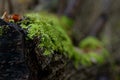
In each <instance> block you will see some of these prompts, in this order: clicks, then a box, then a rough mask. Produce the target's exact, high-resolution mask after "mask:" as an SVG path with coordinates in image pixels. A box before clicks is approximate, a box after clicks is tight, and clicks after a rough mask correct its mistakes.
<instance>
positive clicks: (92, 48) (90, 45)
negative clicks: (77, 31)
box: [79, 37, 109, 65]
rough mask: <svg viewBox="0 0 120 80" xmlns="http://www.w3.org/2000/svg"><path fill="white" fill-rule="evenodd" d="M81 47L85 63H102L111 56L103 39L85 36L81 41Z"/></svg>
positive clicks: (83, 62)
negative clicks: (103, 43)
mask: <svg viewBox="0 0 120 80" xmlns="http://www.w3.org/2000/svg"><path fill="white" fill-rule="evenodd" d="M79 47H80V49H81V50H82V59H81V60H82V61H81V63H82V64H84V65H92V63H97V64H102V63H104V62H105V60H106V58H107V57H108V56H109V55H108V51H107V50H106V49H105V48H104V46H103V45H102V43H101V41H99V40H98V39H96V38H95V37H87V38H85V39H84V40H82V41H81V42H80V44H79Z"/></svg>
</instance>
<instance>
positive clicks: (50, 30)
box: [21, 13, 77, 58]
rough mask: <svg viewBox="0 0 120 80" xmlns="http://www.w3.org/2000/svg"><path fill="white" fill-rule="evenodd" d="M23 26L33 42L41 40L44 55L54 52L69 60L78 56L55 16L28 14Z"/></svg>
mask: <svg viewBox="0 0 120 80" xmlns="http://www.w3.org/2000/svg"><path fill="white" fill-rule="evenodd" d="M25 16H26V18H25V20H23V21H22V22H21V23H22V24H21V26H22V27H23V28H24V29H25V30H27V33H28V34H27V37H28V38H29V39H31V40H33V39H34V38H39V40H40V41H39V45H38V47H39V48H43V49H44V55H50V54H51V53H53V52H59V53H63V54H64V55H66V56H68V57H69V58H73V57H75V56H76V55H77V52H76V51H75V50H74V48H73V45H72V42H71V40H70V39H69V37H68V35H67V34H66V32H65V31H64V30H63V29H62V27H61V25H60V23H59V20H58V18H57V17H55V16H53V15H48V14H47V15H46V14H35V13H33V14H27V15H25Z"/></svg>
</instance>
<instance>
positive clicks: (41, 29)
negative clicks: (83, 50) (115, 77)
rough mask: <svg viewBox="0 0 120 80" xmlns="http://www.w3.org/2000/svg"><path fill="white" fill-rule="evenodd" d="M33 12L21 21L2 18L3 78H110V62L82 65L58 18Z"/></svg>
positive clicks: (0, 53)
mask: <svg viewBox="0 0 120 80" xmlns="http://www.w3.org/2000/svg"><path fill="white" fill-rule="evenodd" d="M29 16H31V15H27V17H25V18H24V19H23V20H21V21H19V22H18V23H14V22H5V21H4V20H2V19H0V31H1V32H0V61H1V62H0V65H1V66H0V79H1V80H88V78H89V80H96V79H97V78H99V77H101V76H102V77H103V78H105V79H106V80H110V79H109V78H110V76H109V73H110V72H109V71H110V69H109V67H107V66H106V67H105V69H103V70H102V69H100V68H101V66H99V65H94V67H95V68H94V67H85V66H82V65H81V66H78V64H79V62H80V54H79V53H77V52H76V51H75V50H74V48H73V46H72V43H71V41H70V40H69V38H68V37H67V35H66V34H65V33H64V31H63V30H62V29H61V28H59V25H58V22H57V20H56V19H53V17H51V18H50V20H49V19H46V18H42V17H39V16H38V15H34V17H29ZM32 16H33V15H32ZM51 19H53V20H54V21H53V20H52V21H51ZM46 22H47V23H46ZM76 65H77V67H75V66H76ZM99 69H100V71H99ZM104 70H105V71H106V72H102V71H104ZM99 72H101V73H104V74H102V75H101V74H100V75H99V74H98V73H99ZM104 75H105V76H104ZM97 80H99V79H97Z"/></svg>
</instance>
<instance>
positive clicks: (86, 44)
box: [79, 37, 102, 49]
mask: <svg viewBox="0 0 120 80" xmlns="http://www.w3.org/2000/svg"><path fill="white" fill-rule="evenodd" d="M101 46H102V43H101V42H100V41H99V40H97V39H96V38H95V37H87V38H85V39H84V40H82V41H81V42H80V44H79V47H80V48H82V49H84V48H91V49H96V48H97V47H101Z"/></svg>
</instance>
